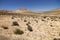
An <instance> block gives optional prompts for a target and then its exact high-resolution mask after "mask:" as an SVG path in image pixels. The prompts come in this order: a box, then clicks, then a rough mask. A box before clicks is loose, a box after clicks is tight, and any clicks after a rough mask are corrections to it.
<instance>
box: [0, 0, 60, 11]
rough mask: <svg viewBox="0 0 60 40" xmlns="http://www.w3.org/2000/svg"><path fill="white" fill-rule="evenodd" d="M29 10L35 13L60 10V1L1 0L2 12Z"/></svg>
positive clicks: (0, 7) (0, 8)
mask: <svg viewBox="0 0 60 40" xmlns="http://www.w3.org/2000/svg"><path fill="white" fill-rule="evenodd" d="M21 8H27V9H30V10H33V11H48V10H52V9H57V8H60V0H0V10H12V11H13V10H17V9H21Z"/></svg>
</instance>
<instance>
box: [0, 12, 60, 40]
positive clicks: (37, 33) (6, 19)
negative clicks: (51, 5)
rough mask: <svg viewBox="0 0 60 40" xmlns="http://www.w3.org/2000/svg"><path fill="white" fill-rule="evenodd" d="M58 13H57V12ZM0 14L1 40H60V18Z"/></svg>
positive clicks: (44, 15) (38, 15) (39, 15)
mask: <svg viewBox="0 0 60 40" xmlns="http://www.w3.org/2000/svg"><path fill="white" fill-rule="evenodd" d="M55 12H56V11H55ZM44 13H46V14H33V15H32V14H31V15H30V14H29V15H28V14H13V15H12V13H2V14H1V12H0V40H60V16H58V15H59V14H58V15H56V14H55V15H52V13H51V14H49V15H50V16H49V15H48V13H50V12H44Z"/></svg>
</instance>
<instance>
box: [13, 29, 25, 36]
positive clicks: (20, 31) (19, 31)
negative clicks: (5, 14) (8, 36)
mask: <svg viewBox="0 0 60 40" xmlns="http://www.w3.org/2000/svg"><path fill="white" fill-rule="evenodd" d="M14 33H15V34H20V35H22V34H23V33H24V32H23V31H22V30H20V29H16V31H15V32H14Z"/></svg>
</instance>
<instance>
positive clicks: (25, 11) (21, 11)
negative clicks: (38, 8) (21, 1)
mask: <svg viewBox="0 0 60 40" xmlns="http://www.w3.org/2000/svg"><path fill="white" fill-rule="evenodd" d="M15 12H16V13H31V12H32V11H31V10H28V9H26V8H22V9H19V10H16V11H15Z"/></svg>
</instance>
